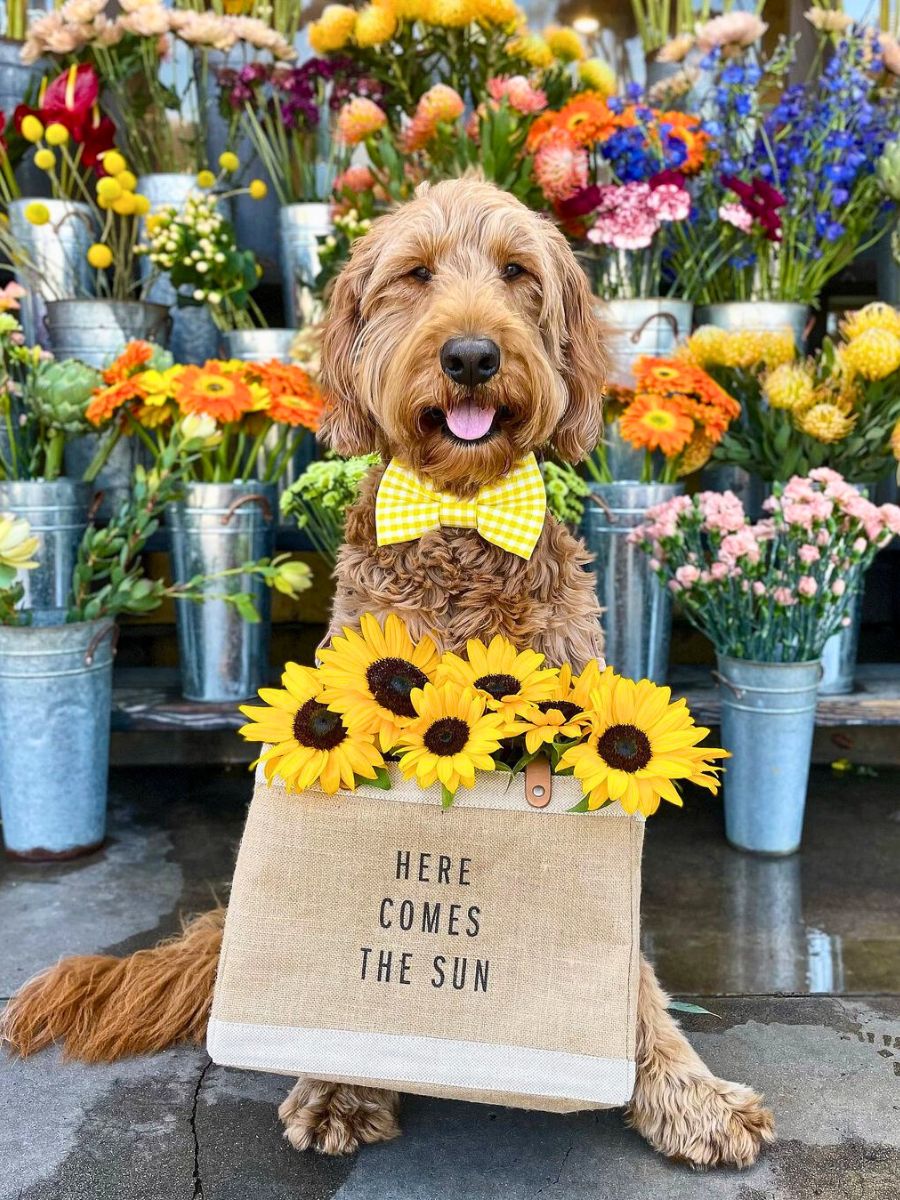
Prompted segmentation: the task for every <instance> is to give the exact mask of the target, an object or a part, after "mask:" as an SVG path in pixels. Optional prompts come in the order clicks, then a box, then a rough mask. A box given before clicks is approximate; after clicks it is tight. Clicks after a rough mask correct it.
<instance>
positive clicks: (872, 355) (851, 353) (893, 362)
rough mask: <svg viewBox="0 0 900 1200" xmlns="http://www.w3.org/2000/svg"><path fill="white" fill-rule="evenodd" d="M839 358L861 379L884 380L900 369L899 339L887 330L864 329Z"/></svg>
mask: <svg viewBox="0 0 900 1200" xmlns="http://www.w3.org/2000/svg"><path fill="white" fill-rule="evenodd" d="M841 357H842V359H843V361H844V362H845V363H846V365H847V366H848V367H849V369H850V370H851V371H852V372H853V373H854V374H856V375H861V376H862V377H863V379H868V380H870V381H874V380H878V379H886V378H887V377H888V375H892V374H893V373H894V371H896V370H897V368H898V367H900V337H898V336H897V334H896V333H891V331H890V330H888V329H866V330H865V331H864V332H863V333H861V334H859V336H858V337H855V338H854V339H853V341H852V342H848V343H847V345H846V346H845V347H844V348H843V351H842V354H841Z"/></svg>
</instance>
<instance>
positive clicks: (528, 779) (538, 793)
mask: <svg viewBox="0 0 900 1200" xmlns="http://www.w3.org/2000/svg"><path fill="white" fill-rule="evenodd" d="M552 779H553V777H552V775H551V774H550V762H549V760H548V759H546V758H545V757H544V756H543V755H542V754H541V755H538V757H537V758H535V759H532V761H531V762H530V763H529V764H528V766H527V767H526V768H525V799H526V800H527V801H528V803H529V804H530V805H531V807H532V808H546V807H547V805H548V804H549V803H550V798H551V796H552V795H553V782H552Z"/></svg>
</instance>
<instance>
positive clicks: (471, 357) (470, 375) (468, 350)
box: [441, 337, 500, 387]
mask: <svg viewBox="0 0 900 1200" xmlns="http://www.w3.org/2000/svg"><path fill="white" fill-rule="evenodd" d="M441 369H442V370H443V372H444V374H445V375H448V376H449V377H450V378H451V379H452V380H453V382H454V383H461V384H462V385H463V387H477V386H478V384H480V383H487V381H488V380H489V379H490V378H491V377H492V376H494V375H496V374H497V372H498V371H499V370H500V347H499V346H498V345H497V343H496V342H492V341H491V339H490V338H477V337H455V338H450V340H449V341H448V342H444V344H443V346H442V347H441Z"/></svg>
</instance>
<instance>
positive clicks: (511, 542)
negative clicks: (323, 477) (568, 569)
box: [375, 454, 547, 560]
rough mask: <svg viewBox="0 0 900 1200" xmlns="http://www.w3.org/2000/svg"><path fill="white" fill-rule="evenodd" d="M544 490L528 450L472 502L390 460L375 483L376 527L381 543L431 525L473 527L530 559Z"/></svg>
mask: <svg viewBox="0 0 900 1200" xmlns="http://www.w3.org/2000/svg"><path fill="white" fill-rule="evenodd" d="M546 511H547V493H546V491H545V490H544V479H543V476H542V475H541V471H540V467H539V466H538V465H537V459H536V458H535V457H534V455H533V454H529V455H528V457H527V458H525V459H523V460H522V462H520V463H519V465H518V466H516V467H514V468H513V469H512V471H510V473H509V474H508V475H507V476H505V477H504V478H503V479H501V480H500V482H499V483H492V484H490V485H489V486H488V487H484V488H482V489H481V491H480V492H478V494H477V495H476V496H474V497H473V498H472V499H471V500H461V499H460V497H459V496H454V495H453V494H452V493H451V492H436V491H435V490H434V489H433V488H432V487H431V486H430V485H429V484H428V483H426V482H425V481H424V480H422V479H420V478H419V476H418V475H416V474H415V473H414V472H413V471H411V470H410V469H409V467H404V466H403V465H402V464H401V463H399V462H398V461H397V459H395V458H394V459H391V461H390V463H389V464H388V467H387V470H386V471H385V473H384V474H383V475H382V477H381V483H380V484H379V485H378V495H377V497H376V500H375V530H376V533H377V536H378V545H379V546H393V545H395V544H396V543H397V542H412V541H415V539H416V538H420V537H421V536H422V535H423V534H424V533H429V532H430V531H431V530H432V529H440V528H442V527H443V528H453V529H477V530H478V532H479V533H480V534H481V536H482V537H483V538H484V540H485V541H486V542H492V543H493V544H494V545H495V546H499V547H500V548H501V549H503V550H508V551H509V553H510V554H517V555H518V556H519V558H524V559H526V560H527V559H529V558H531V555H532V553H533V551H534V548H535V546H536V545H537V541H538V538H539V537H540V536H541V530H542V529H543V528H544V515H545V513H546Z"/></svg>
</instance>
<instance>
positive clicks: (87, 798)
mask: <svg viewBox="0 0 900 1200" xmlns="http://www.w3.org/2000/svg"><path fill="white" fill-rule="evenodd" d="M33 617H34V623H33V624H32V625H26V626H0V811H2V815H3V840H4V843H5V846H6V853H7V854H8V855H9V856H10V857H12V858H23V859H31V860H34V861H37V862H41V861H45V860H46V861H49V860H53V859H66V858H77V857H78V856H79V855H82V854H88V853H90V852H91V851H92V850H96V849H97V847H98V846H100V845H101V844H102V842H103V839H104V836H105V834H106V793H107V778H106V777H107V768H108V765H109V718H110V709H111V705H112V666H113V657H114V655H115V637H116V625H115V623H114V622H113V621H110V620H109V619H108V618H103V619H101V620H97V621H80V622H78V623H76V624H72V625H66V624H65V623H64V622H65V612H64V611H63V610H60V609H55V610H50V611H46V610H45V611H37V612H35V613H34V614H33Z"/></svg>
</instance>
